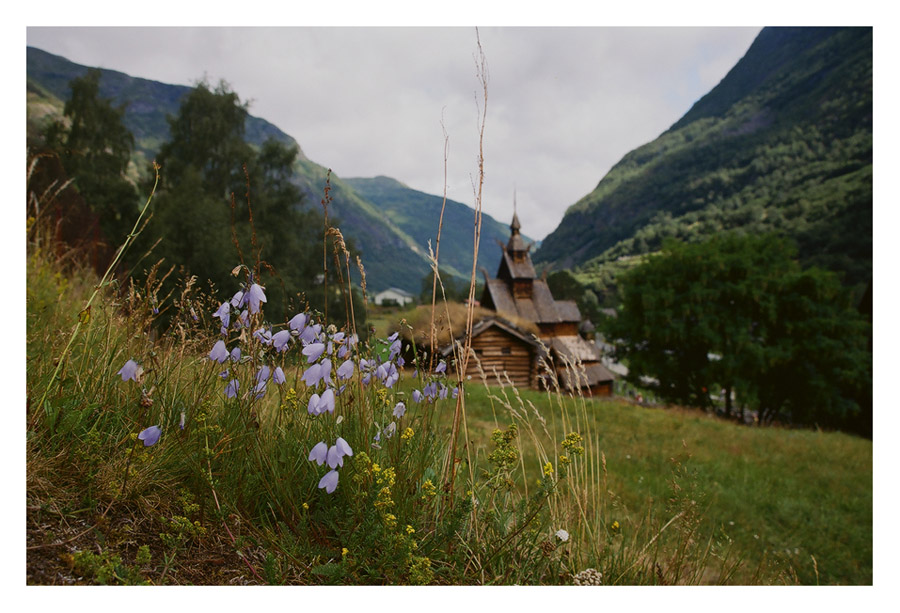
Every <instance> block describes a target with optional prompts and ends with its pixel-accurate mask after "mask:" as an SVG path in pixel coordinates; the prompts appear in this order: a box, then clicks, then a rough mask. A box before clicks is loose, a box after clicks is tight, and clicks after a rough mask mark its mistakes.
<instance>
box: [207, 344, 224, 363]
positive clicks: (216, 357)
mask: <svg viewBox="0 0 900 613" xmlns="http://www.w3.org/2000/svg"><path fill="white" fill-rule="evenodd" d="M209 359H210V360H213V361H215V362H218V363H219V364H221V363H223V362H224V361H225V360H226V359H228V349H226V348H225V341H222V340H219V341H216V344H215V345H214V346H213V348H212V350H211V351H210V352H209Z"/></svg>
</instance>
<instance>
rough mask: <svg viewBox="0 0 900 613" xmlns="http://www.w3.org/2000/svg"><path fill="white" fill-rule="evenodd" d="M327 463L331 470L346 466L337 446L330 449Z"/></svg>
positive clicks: (326, 459)
mask: <svg viewBox="0 0 900 613" xmlns="http://www.w3.org/2000/svg"><path fill="white" fill-rule="evenodd" d="M325 462H326V463H327V464H328V466H329V467H331V468H337V467H338V466H343V465H344V456H343V455H342V454H341V453H340V452H339V451H338V448H337V445H332V446H331V447H329V448H328V454H327V455H326V457H325Z"/></svg>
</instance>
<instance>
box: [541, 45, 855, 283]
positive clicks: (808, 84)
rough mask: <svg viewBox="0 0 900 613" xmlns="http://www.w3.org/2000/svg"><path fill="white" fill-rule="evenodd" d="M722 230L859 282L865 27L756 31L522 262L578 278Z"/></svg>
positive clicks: (568, 213) (848, 281)
mask: <svg viewBox="0 0 900 613" xmlns="http://www.w3.org/2000/svg"><path fill="white" fill-rule="evenodd" d="M847 228H853V232H847ZM728 229H739V230H742V231H746V232H762V231H774V232H778V233H782V234H785V235H787V236H790V237H791V238H792V239H794V240H795V241H797V243H798V245H799V247H800V256H801V258H802V259H803V261H804V262H805V263H807V264H817V265H820V266H824V267H826V268H829V269H831V270H835V271H838V272H841V273H843V274H844V276H845V282H846V283H847V284H848V285H852V286H857V287H859V288H864V287H865V286H866V285H867V284H868V283H869V281H870V279H871V271H872V262H871V259H872V31H871V29H870V28H828V29H816V28H812V29H810V28H766V29H764V30H763V31H762V32H761V33H760V35H759V36H758V37H757V39H756V41H755V42H754V43H753V45H752V46H751V47H750V49H749V50H748V52H747V54H746V56H745V57H744V58H743V59H742V60H741V61H740V62H739V63H738V64H737V65H736V66H735V67H734V69H732V71H731V72H730V73H729V74H728V75H727V76H726V77H725V79H723V80H722V82H721V83H720V84H719V85H718V86H717V87H716V88H714V89H713V90H712V91H711V92H710V93H709V94H708V95H707V96H705V97H704V98H702V99H701V100H700V101H698V102H697V104H696V105H695V106H694V108H693V109H691V111H689V112H688V113H687V114H686V115H685V116H684V118H682V119H681V120H680V121H678V122H677V123H676V124H675V125H673V126H672V128H671V129H670V130H668V131H667V132H665V133H664V134H662V135H661V136H660V137H659V138H658V139H656V140H655V141H653V142H651V143H648V144H647V145H644V146H642V147H639V148H638V149H636V150H634V151H632V152H631V153H629V154H628V155H626V156H625V157H624V158H623V159H622V160H621V161H620V162H619V163H618V164H617V165H616V166H615V167H614V168H613V169H612V170H610V172H609V173H608V174H607V175H606V176H605V177H604V178H603V180H602V181H601V182H600V183H599V184H598V186H597V188H596V189H595V190H594V191H593V192H591V193H590V194H588V195H587V196H585V197H584V198H582V199H581V200H580V201H578V202H577V203H576V204H574V205H573V206H572V207H570V208H569V210H568V211H567V212H566V216H565V217H564V219H563V221H562V222H561V224H560V226H559V227H558V228H557V229H556V230H555V231H554V232H553V233H551V234H550V235H549V236H548V237H547V238H546V240H544V241H543V243H542V245H541V248H540V249H539V250H538V253H537V254H536V256H535V259H536V261H539V262H554V263H556V264H557V265H561V266H563V267H566V266H580V267H582V272H583V273H585V274H589V273H590V272H591V271H592V270H598V271H599V269H600V268H601V267H602V266H603V265H605V264H606V263H608V262H612V261H614V260H616V259H617V258H620V257H622V256H630V255H637V254H642V253H647V252H652V251H654V250H656V249H658V248H659V245H660V244H661V241H662V240H663V239H664V238H665V237H669V236H672V237H676V238H679V239H681V240H687V241H693V240H700V239H702V238H703V237H706V236H710V235H712V234H715V233H717V232H721V231H723V230H728ZM573 245H574V246H575V248H574V249H573ZM860 293H861V289H860Z"/></svg>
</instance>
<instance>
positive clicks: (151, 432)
mask: <svg viewBox="0 0 900 613" xmlns="http://www.w3.org/2000/svg"><path fill="white" fill-rule="evenodd" d="M160 436H162V429H161V428H160V427H159V426H150V427H149V428H146V429H144V430H141V433H140V434H138V440H141V441H144V447H152V446H153V445H155V444H156V442H157V441H158V440H159V437H160Z"/></svg>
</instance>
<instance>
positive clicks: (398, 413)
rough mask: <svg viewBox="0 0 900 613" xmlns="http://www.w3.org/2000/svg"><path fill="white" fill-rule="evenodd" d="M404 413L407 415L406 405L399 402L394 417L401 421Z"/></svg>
mask: <svg viewBox="0 0 900 613" xmlns="http://www.w3.org/2000/svg"><path fill="white" fill-rule="evenodd" d="M404 413H406V405H405V404H403V403H402V402H398V403H397V406H395V407H394V417H396V418H397V419H400V418H401V417H403V415H404Z"/></svg>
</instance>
